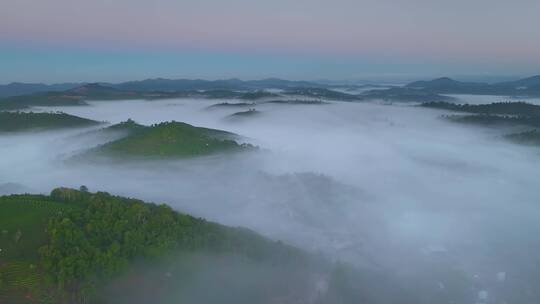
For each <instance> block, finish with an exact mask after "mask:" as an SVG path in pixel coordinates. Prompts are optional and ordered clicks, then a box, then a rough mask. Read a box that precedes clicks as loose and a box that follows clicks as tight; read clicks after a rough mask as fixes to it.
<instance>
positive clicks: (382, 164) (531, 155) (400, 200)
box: [0, 97, 540, 303]
mask: <svg viewBox="0 0 540 304" xmlns="http://www.w3.org/2000/svg"><path fill="white" fill-rule="evenodd" d="M494 98H495V97H494ZM492 101H498V100H490V101H488V102H492ZM220 102H228V103H234V102H240V101H239V100H215V99H212V100H209V99H167V100H153V101H147V100H129V101H93V102H89V104H90V105H89V106H78V107H43V108H32V110H33V111H62V112H66V113H68V114H72V115H76V116H80V117H83V118H89V119H93V120H97V121H106V122H107V123H110V124H116V123H119V122H122V121H125V120H127V119H133V120H134V121H136V122H137V123H140V124H143V125H152V124H155V123H160V122H163V121H171V120H175V121H181V122H186V123H189V124H192V125H195V126H200V127H207V128H215V129H220V130H225V131H230V132H233V133H236V134H239V135H241V136H242V139H241V140H242V141H244V142H247V143H250V144H253V145H255V146H257V147H258V149H256V150H253V151H247V152H242V153H235V154H227V155H211V156H203V157H197V158H184V159H168V160H138V161H135V162H133V161H125V162H122V161H118V162H112V161H111V162H107V161H105V162H92V161H88V162H87V161H73V158H72V156H74V155H77V154H78V153H80V152H82V151H85V150H86V149H89V148H92V147H94V146H96V145H99V144H102V143H105V142H107V141H110V140H111V139H112V138H116V137H118V136H119V135H115V134H109V135H103V134H98V133H96V132H95V131H96V130H99V129H100V128H102V127H103V126H97V127H91V128H84V129H70V130H69V131H42V132H36V133H33V132H32V133H15V134H2V135H1V136H0V155H1V158H0V168H2V171H1V172H0V191H2V193H3V194H9V193H13V192H31V193H36V192H39V193H48V192H50V191H51V190H52V189H53V188H55V187H58V186H68V187H73V188H78V187H79V186H80V185H86V186H87V187H88V188H89V189H90V190H91V191H108V192H110V193H113V194H118V195H123V196H127V197H136V198H140V199H144V200H147V201H152V202H162V203H167V204H169V205H171V206H172V207H174V208H175V209H177V210H179V211H182V212H187V213H190V214H193V215H195V216H200V217H204V218H207V219H209V220H212V221H216V222H219V223H222V224H226V225H231V226H242V227H247V228H249V229H252V230H254V231H256V232H258V233H261V234H262V235H264V236H267V237H269V238H271V239H274V240H281V241H283V242H286V243H288V244H292V245H295V246H298V247H300V248H302V249H305V250H307V251H309V252H312V253H317V254H321V255H322V256H324V257H327V258H329V259H330V260H335V261H341V262H344V263H348V264H351V265H354V266H355V267H358V268H359V269H360V270H365V271H374V272H376V273H378V274H382V275H384V276H385V277H387V278H388V280H389V281H391V282H392V283H391V284H381V286H383V287H385V288H386V287H388V286H396V288H401V289H404V290H408V291H413V290H414V292H412V293H413V294H414V296H413V297H412V298H413V299H414V301H415V303H435V302H436V303H475V302H478V303H533V302H535V301H537V300H538V299H540V294H539V293H538V290H537V288H536V287H537V282H538V281H539V280H540V270H538V268H537V265H539V263H540V258H539V256H538V255H537V254H536V251H537V250H538V249H540V238H538V237H537V236H536V234H535V231H537V230H538V229H539V228H540V224H539V221H538V218H539V217H540V206H539V205H538V202H539V198H540V194H539V192H538V191H537V190H536V188H537V183H538V180H537V179H538V172H539V169H540V163H539V159H540V153H539V152H540V150H538V149H537V148H535V147H528V146H520V145H516V144H514V143H510V142H508V141H506V140H505V139H504V138H503V137H502V136H503V135H504V134H505V132H506V131H508V130H510V129H515V127H507V128H506V129H501V128H494V127H478V126H469V125H460V124H453V123H451V122H448V121H446V120H444V119H441V117H440V116H441V115H442V114H447V112H446V111H444V110H435V109H426V108H421V107H417V106H414V105H411V104H407V105H405V104H393V105H391V104H380V103H376V102H335V101H332V102H328V103H324V104H313V105H306V104H274V103H261V104H256V105H247V106H245V107H239V108H236V107H232V108H230V107H210V106H211V105H214V104H216V103H220ZM252 108H255V109H256V110H257V111H258V114H259V115H256V116H251V115H248V116H242V117H233V118H231V117H230V116H229V115H231V114H233V113H235V112H239V111H249V109H252ZM372 283H373V286H377V282H372Z"/></svg>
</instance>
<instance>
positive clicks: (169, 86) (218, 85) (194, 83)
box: [0, 78, 333, 97]
mask: <svg viewBox="0 0 540 304" xmlns="http://www.w3.org/2000/svg"><path fill="white" fill-rule="evenodd" d="M98 84H99V85H102V86H105V87H110V88H115V89H118V90H124V91H139V92H150V91H162V92H173V91H188V90H220V89H221V90H261V89H268V88H275V89H290V88H298V87H317V88H328V87H332V86H333V85H329V84H323V83H319V82H310V81H293V80H284V79H278V78H267V79H261V80H240V79H235V78H232V79H223V80H203V79H165V78H152V79H145V80H138V81H127V82H121V83H107V82H99V83H87V82H79V83H61V84H51V85H47V84H42V83H16V82H14V83H10V84H7V85H0V97H10V96H18V95H27V94H34V93H42V92H59V91H66V90H71V89H75V88H78V87H82V86H86V85H94V86H96V85H98Z"/></svg>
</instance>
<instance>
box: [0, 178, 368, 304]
mask: <svg viewBox="0 0 540 304" xmlns="http://www.w3.org/2000/svg"><path fill="white" fill-rule="evenodd" d="M0 220H1V221H0V230H1V232H2V235H1V237H0V246H1V248H2V251H1V252H0V301H2V303H4V302H5V303H119V302H121V300H122V299H124V300H126V302H125V303H132V301H133V300H140V299H136V298H134V297H133V295H138V296H146V297H148V299H149V301H151V302H153V303H158V302H160V301H165V302H168V303H170V302H169V301H170V300H171V299H170V297H174V298H175V299H177V300H178V299H184V300H188V299H189V296H193V297H195V298H194V299H197V298H199V299H201V300H202V302H206V303H208V302H212V303H222V302H223V299H224V298H220V297H221V296H225V295H227V296H228V297H229V298H230V299H232V298H231V296H233V295H231V294H230V293H229V292H230V291H231V290H230V289H228V288H233V289H236V290H237V291H242V292H243V295H240V294H236V295H234V297H235V298H236V299H240V298H242V299H243V300H244V302H245V303H249V301H248V300H255V301H257V302H258V303H262V302H260V301H258V300H265V302H266V303H270V302H271V301H273V300H275V299H276V298H274V297H277V298H279V297H283V296H294V297H307V296H309V294H310V293H312V292H313V290H310V288H309V286H308V285H309V284H308V283H310V282H311V283H314V281H313V279H314V276H315V275H316V274H317V273H319V274H320V273H323V272H325V271H330V272H329V277H328V280H329V282H330V283H329V286H328V288H327V292H326V296H325V297H321V301H322V300H325V301H324V302H325V303H335V299H336V297H338V298H339V299H343V298H351V299H352V298H355V299H356V300H359V298H357V296H358V289H355V288H352V287H353V286H354V284H352V281H349V279H348V278H351V279H352V278H355V277H354V276H353V275H352V274H351V273H350V271H349V270H345V269H335V270H331V269H330V268H328V266H329V264H327V263H321V261H320V260H319V258H315V257H312V256H309V255H307V254H306V253H304V252H302V251H300V250H298V249H295V248H293V247H290V246H287V245H284V244H282V243H281V242H274V241H270V240H268V239H265V238H263V237H261V236H259V235H257V234H255V233H253V232H251V231H249V230H246V229H242V228H230V227H226V226H222V225H219V224H216V223H212V222H208V221H206V220H204V219H200V218H195V217H193V216H190V215H187V214H182V213H178V212H175V211H173V210H172V209H171V208H170V207H168V206H166V205H156V204H152V203H145V202H143V201H140V200H136V199H129V198H124V197H119V196H113V195H110V194H108V193H105V192H97V193H89V192H88V191H87V189H86V187H84V186H82V187H81V189H80V190H74V189H68V188H57V189H55V190H53V191H52V192H51V194H50V195H11V196H2V197H0ZM216 268H218V270H216ZM225 272H227V273H234V274H236V275H238V277H236V276H234V277H231V278H230V279H228V280H227V281H223V282H220V280H219V279H218V280H217V281H216V279H217V278H219V275H222V274H223V273H225ZM210 273H212V275H210ZM173 274H174V278H173ZM216 275H217V276H218V277H215V276H216ZM202 278H204V280H203V281H200V279H202ZM212 278H214V279H213V281H212ZM254 278H257V280H256V281H255V282H253V281H251V280H252V279H254ZM358 278H359V277H356V279H358ZM207 279H208V280H210V281H208V280H207ZM250 281H251V282H250ZM212 282H214V283H217V284H216V285H209V284H211V283H212ZM357 282H358V281H357ZM193 284H197V286H194V285H193ZM237 284H239V285H237ZM268 284H271V285H268ZM158 286H159V287H160V288H157V287H158ZM224 287H225V288H224ZM252 287H253V289H251V288H252ZM152 288H156V289H152ZM181 290H183V291H185V292H182V293H181V294H178V291H181ZM203 290H204V292H203ZM269 292H276V294H269ZM111 295H114V296H113V297H112V298H111ZM182 297H183V298H182ZM167 299H168V301H167ZM194 299H191V300H194ZM204 299H206V300H204ZM321 303H322V302H321ZM351 303H352V302H351Z"/></svg>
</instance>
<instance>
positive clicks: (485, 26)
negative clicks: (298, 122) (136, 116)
mask: <svg viewBox="0 0 540 304" xmlns="http://www.w3.org/2000/svg"><path fill="white" fill-rule="evenodd" d="M539 12H540V1H538V0H516V1H507V0H453V1H442V0H332V1H331V0H309V1H308V0H295V1H290V0H289V1H288V0H272V1H262V0H258V1H257V0H229V1H220V0H181V1H174V0H153V1H143V0H114V1H113V0H93V1H83V0H0V68H1V71H2V73H0V83H8V82H11V81H24V82H46V83H51V82H64V81H67V82H69V81H124V80H135V79H144V78H152V77H170V78H205V79H217V78H229V77H238V78H244V79H248V78H249V79H252V78H264V77H281V78H287V79H308V80H313V79H334V80H361V79H413V78H421V77H432V76H443V75H450V76H451V75H462V76H473V75H477V76H485V77H494V76H530V75H534V74H539V73H540V56H538V54H540V36H539V34H538V28H540V19H539V18H538V13H539Z"/></svg>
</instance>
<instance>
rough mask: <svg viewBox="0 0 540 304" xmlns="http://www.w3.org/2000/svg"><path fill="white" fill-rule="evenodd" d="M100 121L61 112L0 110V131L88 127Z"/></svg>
mask: <svg viewBox="0 0 540 304" xmlns="http://www.w3.org/2000/svg"><path fill="white" fill-rule="evenodd" d="M98 124H100V122H98V121H94V120H90V119H86V118H82V117H78V116H73V115H69V114H66V113H62V112H56V113H33V112H0V132H18V131H29V130H48V129H62V128H74V127H88V126H94V125H98Z"/></svg>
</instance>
